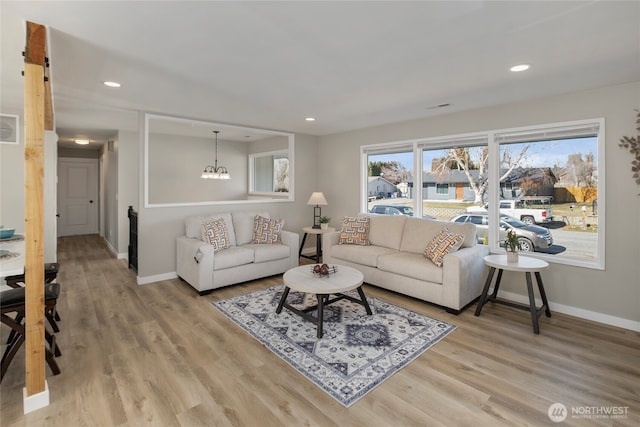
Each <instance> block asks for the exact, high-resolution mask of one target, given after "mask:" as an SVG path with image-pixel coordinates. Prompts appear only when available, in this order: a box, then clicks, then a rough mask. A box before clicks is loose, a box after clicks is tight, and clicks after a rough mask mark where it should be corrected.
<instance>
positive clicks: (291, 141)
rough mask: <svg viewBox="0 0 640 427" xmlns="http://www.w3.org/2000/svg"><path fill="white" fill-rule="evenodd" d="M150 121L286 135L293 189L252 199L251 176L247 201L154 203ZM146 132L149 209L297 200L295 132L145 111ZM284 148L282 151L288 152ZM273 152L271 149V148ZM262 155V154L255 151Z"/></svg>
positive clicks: (291, 187) (145, 170)
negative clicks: (151, 185)
mask: <svg viewBox="0 0 640 427" xmlns="http://www.w3.org/2000/svg"><path fill="white" fill-rule="evenodd" d="M150 120H167V121H173V122H179V123H183V124H185V125H204V126H215V127H220V128H224V129H234V130H238V131H247V132H254V133H258V134H262V135H268V136H285V137H287V140H288V147H287V148H286V149H285V150H286V151H288V157H289V192H288V193H273V195H275V196H281V197H274V198H255V199H252V198H251V196H252V195H256V193H253V194H252V193H251V192H250V191H249V190H250V188H251V187H250V185H251V184H250V182H251V181H249V177H247V197H248V199H247V200H210V201H205V202H181V203H151V202H150V201H149V121H150ZM143 127H144V129H143V135H144V146H143V149H144V150H143V151H144V152H143V160H144V164H143V182H144V189H143V192H144V207H145V208H165V207H177V206H208V205H212V206H215V205H237V204H255V203H281V202H294V201H295V196H294V195H295V160H294V159H295V134H293V133H290V132H281V131H274V130H269V129H260V128H252V127H248V126H236V125H229V124H225V123H217V122H208V121H203V120H194V119H187V118H182V117H175V116H166V115H161V114H152V113H145V114H144V124H143ZM285 150H282V151H285ZM270 151H271V150H270ZM253 154H254V155H255V154H261V153H253ZM249 174H252V171H251V170H249ZM283 194H287V196H286V197H282V195H283ZM261 195H268V196H270V195H272V194H271V193H267V194H261Z"/></svg>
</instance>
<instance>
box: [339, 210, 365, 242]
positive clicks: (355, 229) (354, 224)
mask: <svg viewBox="0 0 640 427" xmlns="http://www.w3.org/2000/svg"><path fill="white" fill-rule="evenodd" d="M338 244H339V245H361V246H367V245H369V217H366V216H360V217H353V216H345V217H344V218H342V229H341V230H340V238H339V239H338Z"/></svg>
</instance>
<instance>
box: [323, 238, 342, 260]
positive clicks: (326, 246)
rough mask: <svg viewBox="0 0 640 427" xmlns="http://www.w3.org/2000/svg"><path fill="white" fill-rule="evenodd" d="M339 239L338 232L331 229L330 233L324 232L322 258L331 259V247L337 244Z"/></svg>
mask: <svg viewBox="0 0 640 427" xmlns="http://www.w3.org/2000/svg"><path fill="white" fill-rule="evenodd" d="M339 240H340V232H339V231H332V232H330V233H324V234H323V235H322V260H323V261H325V262H332V261H331V249H332V248H333V246H335V245H337V244H338V241H339Z"/></svg>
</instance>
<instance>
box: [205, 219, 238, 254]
mask: <svg viewBox="0 0 640 427" xmlns="http://www.w3.org/2000/svg"><path fill="white" fill-rule="evenodd" d="M201 230H202V240H203V241H205V242H207V243H208V244H210V245H211V246H213V253H216V252H219V251H221V250H222V249H226V248H228V247H230V246H231V244H230V242H229V233H228V231H227V226H226V225H225V222H224V219H222V218H218V219H215V220H213V221H210V220H205V221H202V226H201Z"/></svg>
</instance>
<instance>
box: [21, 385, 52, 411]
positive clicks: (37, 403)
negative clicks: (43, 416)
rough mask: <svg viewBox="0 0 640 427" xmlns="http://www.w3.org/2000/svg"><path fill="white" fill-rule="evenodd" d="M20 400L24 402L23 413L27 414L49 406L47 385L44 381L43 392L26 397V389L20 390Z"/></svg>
mask: <svg viewBox="0 0 640 427" xmlns="http://www.w3.org/2000/svg"><path fill="white" fill-rule="evenodd" d="M22 400H23V402H24V408H23V409H24V413H25V414H28V413H29V412H33V411H35V410H37V409H41V408H44V407H45V406H49V384H47V380H44V391H41V392H40V393H36V394H32V395H31V396H27V388H26V387H23V388H22Z"/></svg>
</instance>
